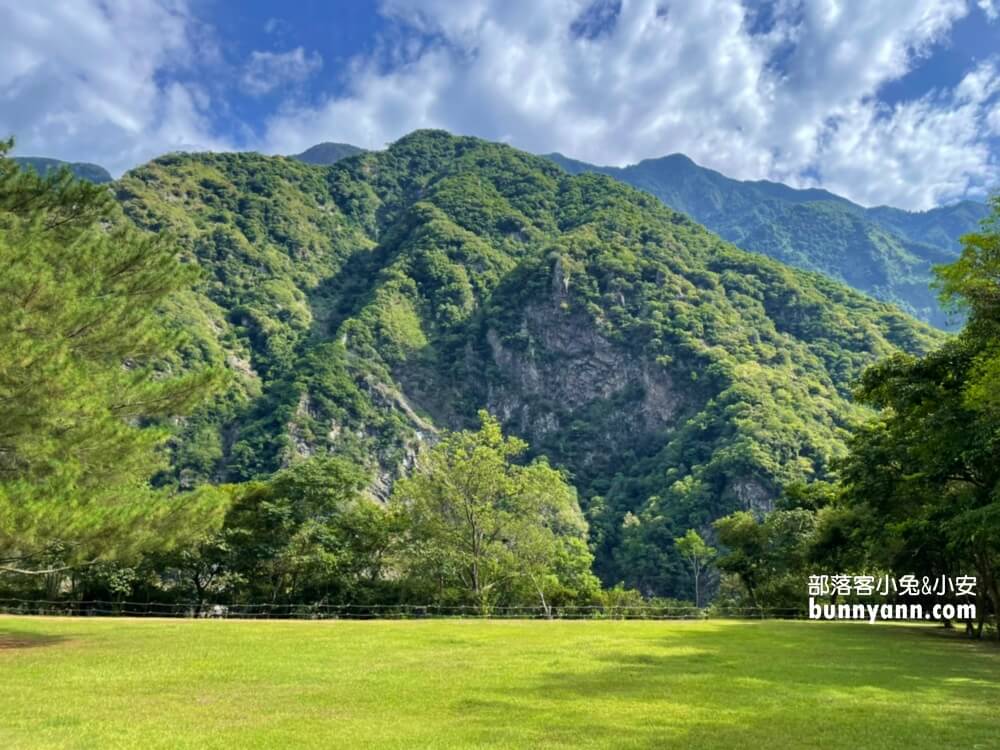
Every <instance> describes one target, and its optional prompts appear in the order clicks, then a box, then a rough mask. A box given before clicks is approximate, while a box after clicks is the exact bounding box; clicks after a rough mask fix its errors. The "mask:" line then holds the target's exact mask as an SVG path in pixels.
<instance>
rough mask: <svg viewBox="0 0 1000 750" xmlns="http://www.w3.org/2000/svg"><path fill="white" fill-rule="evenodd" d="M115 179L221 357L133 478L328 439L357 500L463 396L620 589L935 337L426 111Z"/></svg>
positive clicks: (260, 474) (199, 346) (823, 441)
mask: <svg viewBox="0 0 1000 750" xmlns="http://www.w3.org/2000/svg"><path fill="white" fill-rule="evenodd" d="M115 189H116V193H117V196H118V199H119V201H120V203H121V204H122V206H123V208H124V210H125V212H126V214H127V215H128V216H129V217H130V218H131V220H132V221H133V222H135V223H136V224H137V225H138V226H139V227H140V228H143V229H146V230H150V231H155V232H161V231H164V230H167V231H169V232H170V233H171V234H172V235H173V236H174V237H176V238H177V240H176V241H177V246H178V247H179V248H180V250H181V253H182V257H184V258H185V259H186V260H187V261H189V262H190V263H192V264H198V265H199V266H200V267H201V268H202V269H203V271H204V279H205V280H204V281H203V282H202V283H201V284H199V285H198V286H197V287H195V289H194V290H193V291H192V292H191V293H190V294H189V295H188V296H187V297H186V298H185V301H184V304H183V305H178V306H177V310H176V315H177V316H178V317H179V318H181V319H182V320H183V325H184V326H185V328H186V329H187V330H188V331H189V334H190V337H191V340H192V346H191V347H190V356H189V362H190V364H191V365H192V366H194V365H196V364H209V365H214V366H220V365H221V366H225V367H226V368H227V369H229V370H230V372H231V374H232V378H231V380H232V386H231V387H230V388H229V389H228V390H227V392H226V394H225V395H224V396H223V397H222V398H220V399H219V400H218V401H216V402H215V403H213V404H211V405H210V406H209V407H207V408H205V409H202V410H201V411H200V412H198V413H196V414H195V415H193V417H192V418H191V419H189V420H188V421H187V422H185V423H184V424H183V425H181V426H180V429H179V430H178V432H177V433H176V435H175V437H174V439H173V440H172V442H171V447H172V448H171V452H172V460H173V470H172V471H171V472H166V473H164V474H162V475H161V476H160V479H159V481H161V482H163V483H167V484H175V485H177V486H179V487H190V486H196V485H198V484H200V483H205V482H220V481H225V482H246V481H256V480H261V479H266V478H267V477H269V476H270V475H271V474H273V473H274V472H276V471H278V470H280V469H282V468H287V467H291V466H294V465H295V464H297V463H299V462H302V461H306V460H308V459H309V458H310V457H312V456H322V455H332V456H336V457H340V458H343V459H344V460H346V461H349V462H351V463H353V464H354V465H356V466H357V467H358V468H359V470H360V471H362V472H364V473H365V475H366V476H368V477H369V478H370V480H369V481H370V484H369V489H370V491H371V493H372V494H374V495H375V496H376V497H377V498H379V499H382V500H384V499H387V498H388V496H389V494H390V492H391V486H392V484H393V482H394V481H395V480H396V479H397V478H398V477H400V476H401V475H402V474H404V473H405V472H406V471H407V470H408V468H409V467H412V466H413V465H414V463H415V462H417V461H418V460H419V459H420V456H421V455H423V453H424V452H425V451H426V449H427V445H428V443H429V442H432V441H433V440H434V439H435V437H434V436H435V433H438V432H440V431H442V430H458V429H464V428H468V427H471V426H473V425H474V424H475V415H476V414H477V412H478V410H480V409H482V408H484V407H485V408H486V409H487V410H488V411H489V412H490V413H491V414H494V415H496V416H497V417H498V418H499V419H500V421H501V422H502V424H503V425H504V427H505V429H506V430H508V431H509V432H511V433H513V434H514V435H517V436H518V437H519V438H521V439H524V440H526V441H527V442H529V444H530V446H531V453H530V455H529V456H528V458H529V459H530V458H532V457H534V456H546V457H547V458H548V459H549V461H550V463H551V464H552V465H553V466H556V467H559V468H560V469H563V470H565V471H566V472H567V473H568V476H569V479H570V481H571V482H572V484H573V485H574V486H575V487H576V488H577V490H578V491H579V498H580V505H581V507H582V508H583V510H584V512H585V515H586V517H587V520H588V521H589V525H590V542H591V544H592V546H593V550H594V554H595V572H596V573H597V574H598V575H599V576H600V578H601V579H602V580H603V581H604V582H605V583H607V584H613V583H616V582H619V581H622V582H624V583H625V584H626V585H627V586H629V587H637V588H639V589H640V590H641V591H643V593H645V594H660V595H672V596H680V597H684V598H693V585H692V583H693V582H692V580H691V576H690V572H689V569H688V566H687V565H686V564H685V563H684V561H683V560H682V559H681V558H680V556H679V555H678V553H677V552H676V550H675V549H674V546H673V539H674V538H675V537H676V536H678V535H680V534H682V533H684V532H685V531H686V530H687V529H689V528H694V529H696V530H699V531H700V532H702V533H705V532H706V531H707V530H708V528H709V525H710V523H711V521H712V520H714V519H715V518H717V517H719V516H721V515H724V514H726V513H728V512H731V511H733V510H735V509H739V508H752V509H754V510H757V511H759V510H764V509H767V508H769V507H770V506H771V503H772V501H773V499H774V498H775V497H777V496H778V494H779V489H780V487H781V486H783V485H785V484H788V483H789V482H793V481H804V480H808V479H814V478H822V477H825V476H827V475H828V473H829V468H830V465H831V461H832V460H833V459H835V458H836V457H837V456H840V455H842V454H843V453H844V450H845V447H844V446H845V440H846V438H847V436H848V434H849V430H850V429H851V427H852V425H854V424H856V423H857V422H858V421H859V420H861V419H862V418H863V417H864V411H863V410H861V409H859V408H857V407H856V406H854V405H852V404H851V402H850V399H849V387H850V383H851V382H852V381H853V380H854V379H855V378H857V377H858V376H859V375H860V373H861V371H862V370H863V368H864V367H865V366H867V365H868V364H871V363H872V362H874V361H876V360H878V359H879V358H882V357H885V356H888V355H889V354H891V353H893V352H895V351H898V350H900V349H902V350H905V351H910V352H923V351H927V350H929V349H930V348H932V347H933V346H934V345H935V344H936V343H937V342H938V341H940V336H939V335H937V334H935V333H934V332H933V331H932V330H930V329H928V328H926V327H924V326H921V325H919V324H917V323H915V322H914V321H913V320H912V319H910V318H908V317H907V316H905V315H903V314H902V313H900V312H898V311H897V310H895V309H893V308H892V307H890V306H888V305H884V304H880V303H877V302H874V301H872V300H870V299H868V298H865V297H863V296H861V295H858V294H854V293H852V292H850V291H849V290H847V289H845V288H844V287H842V286H840V285H837V284H835V283H833V282H830V281H828V280H826V279H823V278H821V277H820V276H818V275H814V274H805V273H801V272H796V271H793V270H790V269H788V268H787V267H785V266H782V265H781V264H779V263H776V262H774V261H771V260H768V259H766V258H763V257H760V256H756V255H751V254H748V253H744V252H742V251H739V250H738V249H736V248H734V247H733V246H731V245H728V244H726V243H725V242H722V241H720V240H719V239H718V238H716V237H714V236H713V235H711V234H709V233H708V232H706V231H704V230H703V229H702V228H701V227H700V226H698V225H697V224H695V223H693V222H692V221H690V220H689V219H687V218H686V217H684V216H682V215H680V214H678V213H676V212H674V211H671V210H670V209H667V208H666V207H664V206H663V205H662V204H661V203H660V202H658V201H656V200H655V199H653V198H651V197H650V196H648V195H645V194H643V193H640V192H638V191H636V190H633V189H631V188H629V187H627V186H624V185H622V184H621V183H618V182H616V181H614V180H611V179H609V178H606V177H603V176H599V175H583V176H577V177H574V176H570V175H567V174H566V173H565V172H563V171H562V170H560V169H558V168H557V167H556V166H554V165H553V164H551V163H550V162H548V161H546V160H544V159H541V158H537V157H533V156H530V155H528V154H524V153H522V152H518V151H516V150H514V149H511V148H508V147H506V146H501V145H497V144H490V143H485V142H483V141H480V140H477V139H473V138H457V137H453V136H450V135H448V134H446V133H442V132H435V131H421V132H417V133H414V134H412V135H410V136H408V137H406V138H404V139H402V140H400V141H399V142H397V143H396V144H394V145H393V146H391V147H390V148H389V149H387V150H386V151H382V152H374V153H364V154H359V155H357V156H354V157H352V158H349V159H346V160H343V161H340V162H338V163H337V164H335V165H333V166H331V167H314V166H310V165H307V164H303V163H301V162H299V161H296V160H292V159H285V158H281V157H264V156H260V155H256V154H175V155H170V156H166V157H162V158H161V159H158V160H156V161H154V162H152V163H150V164H149V165H147V166H145V167H142V168H141V169H137V170H134V171H133V172H131V173H129V174H128V175H126V176H125V177H124V178H123V179H122V180H121V181H119V182H118V183H116V188H115ZM626 522H627V523H626Z"/></svg>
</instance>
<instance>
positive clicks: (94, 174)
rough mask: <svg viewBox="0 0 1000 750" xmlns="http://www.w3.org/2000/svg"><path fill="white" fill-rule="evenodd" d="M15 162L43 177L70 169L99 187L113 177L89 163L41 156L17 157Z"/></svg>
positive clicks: (77, 175) (74, 173)
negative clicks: (59, 170) (64, 168)
mask: <svg viewBox="0 0 1000 750" xmlns="http://www.w3.org/2000/svg"><path fill="white" fill-rule="evenodd" d="M14 161H15V162H16V163H17V164H19V165H21V166H22V167H30V168H32V169H34V170H35V171H36V172H38V174H40V175H41V176H42V177H44V176H46V175H47V174H49V172H54V171H55V170H57V169H60V168H62V167H69V171H70V172H72V173H73V175H74V176H76V177H79V178H80V179H81V180H87V181H88V182H93V183H96V184H98V185H100V184H102V183H105V182H111V179H112V178H111V175H110V174H109V173H108V170H106V169H105V168H104V167H100V166H98V165H97V164H89V163H87V162H68V161H60V160H59V159H47V158H45V157H41V156H15V157H14Z"/></svg>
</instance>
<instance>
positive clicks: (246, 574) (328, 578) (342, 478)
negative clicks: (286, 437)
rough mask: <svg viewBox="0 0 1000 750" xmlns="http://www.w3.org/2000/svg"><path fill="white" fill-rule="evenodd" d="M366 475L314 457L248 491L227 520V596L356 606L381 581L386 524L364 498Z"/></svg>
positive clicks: (329, 459) (382, 515)
mask: <svg viewBox="0 0 1000 750" xmlns="http://www.w3.org/2000/svg"><path fill="white" fill-rule="evenodd" d="M368 480H369V477H368V475H367V474H366V473H365V472H364V471H363V470H361V469H360V468H358V467H357V466H356V465H354V464H352V463H351V462H349V461H347V460H345V459H343V458H338V457H331V456H317V457H314V458H311V459H309V460H308V461H304V462H302V463H300V464H296V465H293V466H291V467H289V468H286V469H284V470H282V471H280V472H278V473H277V474H276V475H275V476H274V477H273V478H272V479H271V480H270V481H268V482H254V483H250V484H248V485H246V486H245V487H244V488H243V489H242V490H241V491H240V492H238V494H237V499H236V500H235V502H234V503H233V507H232V509H231V510H230V512H229V514H228V515H227V517H226V523H225V525H224V527H223V529H222V532H221V534H220V537H221V541H222V542H223V543H224V544H225V545H226V547H228V549H230V550H232V554H231V555H229V557H228V558H227V562H226V565H227V568H228V573H229V575H230V576H233V577H234V579H235V580H237V581H239V582H241V583H242V585H241V586H240V587H239V588H238V589H235V590H233V591H232V592H231V593H232V594H233V595H235V596H236V597H238V598H243V599H246V600H249V601H251V602H261V601H267V602H270V603H272V604H277V603H300V602H309V603H317V602H329V601H334V602H337V603H347V602H354V601H357V600H359V599H364V598H365V593H366V591H367V590H368V589H370V588H371V587H373V586H377V585H378V584H379V582H380V581H381V579H382V577H383V570H384V566H385V557H386V553H387V550H388V547H389V542H390V526H389V524H390V521H391V518H390V517H389V516H388V514H387V513H386V511H385V509H384V508H382V507H380V506H379V505H378V504H377V503H376V502H375V501H374V500H372V499H371V498H369V497H367V496H366V495H365V493H364V489H365V487H366V486H367V484H368Z"/></svg>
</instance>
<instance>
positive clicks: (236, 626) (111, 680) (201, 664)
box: [0, 618, 1000, 750]
mask: <svg viewBox="0 0 1000 750" xmlns="http://www.w3.org/2000/svg"><path fill="white" fill-rule="evenodd" d="M0 678H2V679H0V748H4V749H5V750H13V748H35V747H60V748H61V747H66V748H111V747H127V748H214V747H219V748H223V747H225V748H263V747H267V748H271V747H326V748H383V747H385V748H453V747H476V748H479V747H490V748H501V747H502V748H508V747H523V748H542V747H561V748H590V747H595V748H596V747H599V748H671V747H677V748H829V747H852V748H910V749H912V748H925V747H926V748H939V747H942V746H950V747H962V748H996V747H1000V649H997V648H995V647H992V646H989V645H982V644H972V643H969V642H966V641H964V640H962V639H961V638H956V637H951V636H948V635H946V634H945V633H944V632H943V631H941V630H934V629H931V628H927V627H901V626H890V625H876V626H870V625H866V624H820V623H809V622H775V621H767V622H733V621H710V622H528V621H517V622H512V621H487V622H479V621H474V620H470V621H454V620H452V621H440V620H437V621H402V622H348V621H341V622H322V623H319V622H273V621H272V622H247V621H164V620H156V621H152V620H84V619H55V618H52V619H28V618H0Z"/></svg>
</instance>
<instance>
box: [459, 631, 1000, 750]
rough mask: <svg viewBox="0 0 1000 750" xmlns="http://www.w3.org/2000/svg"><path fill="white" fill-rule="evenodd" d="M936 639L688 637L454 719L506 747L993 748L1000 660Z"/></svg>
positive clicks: (889, 634)
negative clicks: (517, 732) (506, 737)
mask: <svg viewBox="0 0 1000 750" xmlns="http://www.w3.org/2000/svg"><path fill="white" fill-rule="evenodd" d="M935 636H936V634H935V633H933V631H930V630H928V629H924V628H907V627H893V626H874V627H873V626H868V625H863V624H862V625H855V624H843V625H835V626H833V627H829V626H828V627H822V626H820V627H816V626H812V625H810V624H808V623H771V624H768V625H765V626H758V625H756V624H749V625H746V626H745V628H744V626H740V625H733V626H730V627H725V628H720V629H717V630H694V629H692V630H690V631H687V632H684V633H683V635H681V636H678V635H677V634H671V635H670V636H669V637H667V638H663V639H652V640H647V641H643V642H640V643H639V644H638V645H639V646H640V649H639V650H637V649H636V648H635V646H636V644H634V643H633V644H632V648H631V649H629V648H628V647H627V645H623V648H622V649H621V650H612V651H606V652H604V653H599V654H594V655H592V656H590V657H589V658H588V659H587V661H589V664H588V665H586V668H583V669H580V670H572V671H550V672H547V673H543V674H542V675H540V677H539V679H538V680H536V681H534V684H530V685H525V686H522V687H521V688H520V689H518V688H516V687H515V688H513V689H511V690H509V691H507V690H505V691H503V693H502V694H494V695H489V696H488V695H480V697H479V699H471V700H467V701H462V703H461V705H460V706H459V709H460V710H461V711H462V712H463V713H464V714H465V715H466V716H477V717H481V718H480V719H479V721H480V722H481V725H480V729H481V731H482V736H483V739H484V740H488V741H498V740H499V739H500V735H498V734H497V728H496V721H497V717H503V722H504V725H505V726H506V727H507V728H511V727H537V728H539V729H537V730H536V732H538V734H536V735H535V736H534V737H533V738H532V739H534V740H535V742H536V743H539V744H545V745H547V746H565V747H572V746H574V745H575V744H580V743H581V740H585V741H586V742H588V743H591V744H594V743H597V744H598V745H599V746H607V747H636V748H654V747H674V746H676V747H737V746H741V745H743V744H746V743H747V742H748V741H749V742H766V743H770V744H771V745H772V746H775V747H829V746H835V745H841V744H844V743H845V742H846V744H848V745H851V744H853V745H854V746H858V747H864V746H870V747H876V746H877V747H911V748H912V747H933V746H940V743H947V742H949V741H957V742H958V743H959V744H960V745H961V746H964V747H995V746H996V745H994V744H993V743H994V742H995V741H996V738H997V736H998V734H997V733H998V732H1000V720H998V717H997V715H995V714H994V710H995V709H993V708H991V707H992V706H995V705H996V703H997V700H998V699H1000V652H998V651H997V650H996V649H991V648H983V647H981V646H976V645H973V644H970V643H963V642H961V641H957V640H955V639H950V638H940V637H935ZM637 651H638V652H637ZM642 706H645V709H642V708H641V707H642ZM637 716H642V717H643V719H642V721H641V722H636V721H634V718H630V717H637Z"/></svg>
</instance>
